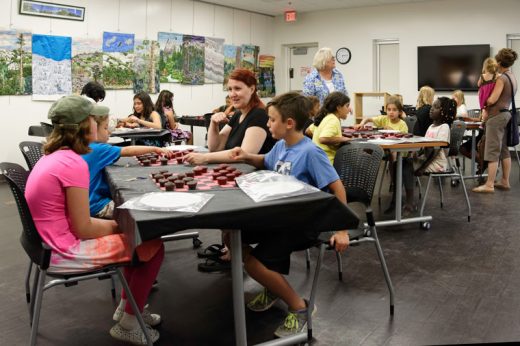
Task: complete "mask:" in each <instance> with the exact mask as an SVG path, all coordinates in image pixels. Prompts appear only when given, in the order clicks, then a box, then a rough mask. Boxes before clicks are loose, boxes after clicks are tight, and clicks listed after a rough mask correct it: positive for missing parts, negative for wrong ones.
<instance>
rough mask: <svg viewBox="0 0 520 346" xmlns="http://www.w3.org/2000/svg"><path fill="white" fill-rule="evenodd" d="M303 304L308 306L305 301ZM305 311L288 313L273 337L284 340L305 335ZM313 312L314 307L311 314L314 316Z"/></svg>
mask: <svg viewBox="0 0 520 346" xmlns="http://www.w3.org/2000/svg"><path fill="white" fill-rule="evenodd" d="M305 304H306V305H307V306H308V305H309V302H308V301H307V300H305ZM307 309H308V308H307ZM307 309H303V310H298V311H289V313H288V314H287V317H286V318H285V321H284V323H283V324H282V325H281V326H279V327H278V328H276V330H275V332H274V335H275V336H276V337H278V338H284V337H286V336H291V335H295V334H299V333H302V332H303V333H305V332H306V331H307ZM315 312H316V306H314V310H313V311H312V314H313V315H314V313H315Z"/></svg>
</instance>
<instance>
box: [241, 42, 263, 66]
mask: <svg viewBox="0 0 520 346" xmlns="http://www.w3.org/2000/svg"><path fill="white" fill-rule="evenodd" d="M241 49H242V58H241V60H240V67H242V68H246V69H248V70H251V71H253V72H254V71H256V68H257V67H258V52H259V51H260V47H258V46H253V45H250V44H243V45H242V48H241Z"/></svg>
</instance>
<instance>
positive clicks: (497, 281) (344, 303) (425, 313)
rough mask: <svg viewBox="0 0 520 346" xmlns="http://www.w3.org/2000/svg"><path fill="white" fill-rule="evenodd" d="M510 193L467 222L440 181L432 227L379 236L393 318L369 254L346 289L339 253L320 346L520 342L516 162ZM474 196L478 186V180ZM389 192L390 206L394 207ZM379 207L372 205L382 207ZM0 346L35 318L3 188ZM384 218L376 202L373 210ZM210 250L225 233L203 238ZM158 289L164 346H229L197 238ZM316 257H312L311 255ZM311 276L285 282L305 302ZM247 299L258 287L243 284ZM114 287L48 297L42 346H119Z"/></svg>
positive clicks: (350, 269) (266, 321)
mask: <svg viewBox="0 0 520 346" xmlns="http://www.w3.org/2000/svg"><path fill="white" fill-rule="evenodd" d="M512 181H513V184H514V185H513V189H512V190H511V191H509V192H502V191H497V192H496V193H495V194H490V195H477V194H474V193H470V198H471V202H472V207H473V217H472V221H471V223H468V222H467V221H466V216H465V215H466V214H465V213H466V209H465V208H466V207H465V203H464V201H463V197H462V191H461V189H460V187H459V188H452V187H450V185H449V182H448V181H447V182H446V183H445V185H444V188H445V191H446V201H445V206H444V209H443V210H441V209H440V208H439V203H438V193H437V191H434V193H432V194H431V195H430V197H429V203H428V205H427V212H428V213H431V214H432V215H433V217H434V221H433V223H432V228H431V230H430V231H423V230H420V229H419V227H418V224H411V225H406V226H402V227H393V228H387V229H379V235H380V240H381V243H382V246H383V248H384V252H385V255H386V259H387V262H388V267H389V270H390V273H391V276H392V279H393V282H394V286H395V291H396V310H395V316H394V318H391V317H390V315H389V295H388V291H387V288H386V285H385V282H384V278H383V275H382V272H381V269H380V267H379V262H378V259H377V255H376V253H375V251H374V248H373V246H371V245H365V246H360V247H355V248H351V249H349V250H348V251H347V253H346V254H345V255H344V259H345V261H344V262H345V269H344V270H345V273H344V281H343V282H339V281H338V279H337V274H336V263H335V259H334V256H333V255H332V253H327V254H326V259H325V262H324V265H323V268H322V273H321V277H320V284H319V291H318V295H317V306H318V313H317V315H316V318H315V328H314V330H315V339H316V340H315V341H314V342H313V344H314V345H366V346H368V345H423V344H458V343H484V342H513V341H520V318H518V317H519V311H520V290H519V289H518V287H519V286H520V271H517V270H516V268H518V267H520V256H518V253H519V249H520V232H519V231H520V227H519V225H518V223H519V222H518V220H519V209H518V202H519V201H520V195H519V191H520V184H519V183H518V181H519V179H518V165H517V163H516V161H514V162H513V172H512ZM467 185H468V188H471V187H472V186H473V183H472V182H471V181H468V183H467ZM388 199H389V196H388V195H385V198H384V199H383V202H384V203H385V204H386V203H388ZM375 200H376V199H375ZM0 206H1V207H0V220H1V223H2V226H1V228H2V231H1V233H2V240H1V241H0V252H1V254H2V261H1V262H0V277H1V278H2V279H1V280H0V292H1V294H0V306H1V307H2V313H1V314H0V344H1V345H22V344H27V342H28V339H29V338H28V336H29V320H28V313H27V306H26V303H25V295H24V288H23V282H24V274H25V271H26V266H27V258H26V256H25V254H24V253H23V250H22V249H21V247H20V245H19V242H18V236H19V232H20V228H21V225H20V221H19V218H18V214H17V211H16V207H15V204H14V201H13V199H12V197H11V194H10V192H9V190H8V188H7V186H6V185H5V184H0ZM374 207H375V209H376V216H377V218H378V219H382V218H384V215H379V212H378V209H379V208H377V202H375V203H374ZM200 233H201V239H202V240H203V241H204V244H205V245H208V244H211V243H213V242H215V241H216V240H217V239H219V236H218V232H216V231H214V230H202V231H201V232H200ZM166 247H167V256H166V260H165V262H164V264H163V266H162V269H161V272H160V275H159V282H160V286H159V289H158V290H156V291H154V292H153V293H152V294H151V296H150V305H151V307H152V310H153V311H154V312H157V313H160V314H161V315H162V316H163V319H164V322H163V324H162V326H161V327H160V332H161V339H160V340H159V342H158V343H157V345H232V344H233V343H234V336H233V335H234V334H233V312H232V299H231V278H230V275H228V274H204V273H200V272H198V271H197V269H196V265H197V263H198V260H197V257H196V253H195V251H194V250H193V249H192V248H191V242H190V241H189V240H184V241H178V242H170V243H167V245H166ZM315 255H316V253H313V256H314V257H315ZM311 275H312V273H308V272H307V271H306V269H305V263H304V257H303V254H302V253H296V254H294V255H293V266H292V269H291V275H290V276H289V280H290V281H291V283H292V284H293V285H294V287H295V288H296V289H297V290H298V291H299V292H301V293H302V294H305V295H307V294H308V292H309V289H310V282H311V277H312V276H311ZM245 287H246V293H245V294H246V299H247V298H248V297H250V296H251V295H253V294H254V293H255V292H256V291H257V290H258V288H259V287H258V285H257V284H256V283H255V282H253V281H252V280H251V279H249V278H247V279H246V284H245ZM115 304H116V302H114V301H112V299H111V297H110V291H109V282H108V281H101V282H98V281H91V282H84V283H81V284H79V285H78V286H74V287H69V288H65V287H57V288H53V289H51V290H49V291H47V292H46V293H45V296H44V302H43V309H42V315H41V322H40V333H39V338H38V344H39V345H73V344H74V345H77V346H79V345H97V346H102V345H119V344H120V343H119V342H116V341H114V340H112V338H111V337H110V336H109V335H108V330H109V329H110V327H111V326H112V324H113V322H112V321H111V316H112V312H113V310H114V306H115ZM284 311H285V306H284V305H283V304H281V303H279V304H277V305H276V306H275V308H274V309H272V310H271V311H268V312H265V313H262V314H254V313H247V325H248V340H249V343H250V344H254V343H258V342H262V341H266V340H269V339H270V338H271V336H272V331H273V330H274V329H275V328H276V326H277V325H278V324H279V323H281V322H282V320H283V318H284V316H285V315H284Z"/></svg>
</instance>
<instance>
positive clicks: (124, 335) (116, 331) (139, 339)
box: [110, 323, 160, 345]
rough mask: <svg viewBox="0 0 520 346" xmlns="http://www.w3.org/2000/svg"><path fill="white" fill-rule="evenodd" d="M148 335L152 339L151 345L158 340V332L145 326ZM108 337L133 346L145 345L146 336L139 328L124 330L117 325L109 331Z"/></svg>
mask: <svg viewBox="0 0 520 346" xmlns="http://www.w3.org/2000/svg"><path fill="white" fill-rule="evenodd" d="M146 329H147V331H148V334H149V335H150V337H151V338H152V343H154V342H156V341H157V340H159V336H160V335H159V332H158V331H157V330H155V329H153V328H152V327H149V326H146ZM110 335H111V336H112V337H113V338H114V339H117V340H119V341H124V342H129V343H131V344H134V345H147V342H146V336H145V335H144V333H143V331H142V330H141V328H140V327H137V328H135V329H131V330H129V329H125V328H123V327H121V325H120V324H119V323H117V324H116V325H115V326H113V327H112V328H111V329H110Z"/></svg>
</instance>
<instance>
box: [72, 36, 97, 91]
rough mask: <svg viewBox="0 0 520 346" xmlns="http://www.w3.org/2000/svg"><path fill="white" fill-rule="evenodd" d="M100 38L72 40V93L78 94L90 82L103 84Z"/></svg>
mask: <svg viewBox="0 0 520 346" xmlns="http://www.w3.org/2000/svg"><path fill="white" fill-rule="evenodd" d="M102 45H103V42H102V41H101V38H97V39H96V38H74V39H73V40H72V92H74V93H77V94H79V93H80V92H81V89H83V86H84V85H85V84H87V83H88V82H90V81H95V82H98V83H101V84H103V75H102V73H103V53H102V52H101V46H102Z"/></svg>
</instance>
